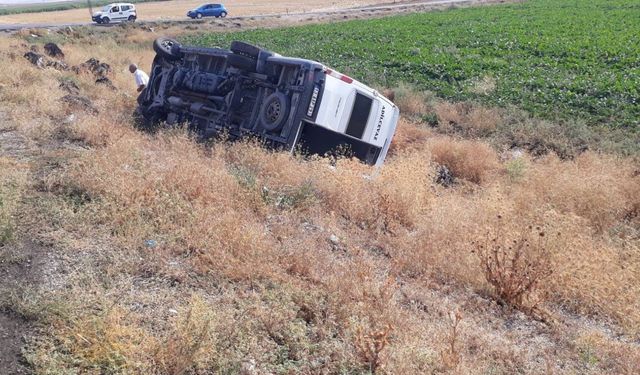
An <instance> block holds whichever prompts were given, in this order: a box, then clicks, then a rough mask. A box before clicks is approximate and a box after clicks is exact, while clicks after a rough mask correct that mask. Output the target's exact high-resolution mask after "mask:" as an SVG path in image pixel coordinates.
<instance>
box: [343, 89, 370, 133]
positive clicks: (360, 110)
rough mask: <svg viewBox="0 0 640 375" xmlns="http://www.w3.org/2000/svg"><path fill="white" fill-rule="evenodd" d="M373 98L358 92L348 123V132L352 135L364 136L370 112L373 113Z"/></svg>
mask: <svg viewBox="0 0 640 375" xmlns="http://www.w3.org/2000/svg"><path fill="white" fill-rule="evenodd" d="M372 104H373V100H372V99H370V98H368V97H366V96H364V95H362V94H360V93H357V94H356V101H355V103H353V110H352V111H351V118H350V119H349V124H348V125H347V134H349V135H350V136H352V137H356V138H362V134H364V129H365V128H366V127H367V120H369V114H370V113H371V105H372Z"/></svg>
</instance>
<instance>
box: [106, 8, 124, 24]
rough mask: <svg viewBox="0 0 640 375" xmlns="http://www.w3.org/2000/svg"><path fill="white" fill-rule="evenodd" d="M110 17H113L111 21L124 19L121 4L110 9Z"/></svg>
mask: <svg viewBox="0 0 640 375" xmlns="http://www.w3.org/2000/svg"><path fill="white" fill-rule="evenodd" d="M109 18H110V19H111V21H112V22H113V21H122V18H123V16H122V10H121V9H120V6H118V5H115V6H113V7H111V10H110V11H109Z"/></svg>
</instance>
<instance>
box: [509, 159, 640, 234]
mask: <svg viewBox="0 0 640 375" xmlns="http://www.w3.org/2000/svg"><path fill="white" fill-rule="evenodd" d="M634 170H635V166H634V164H633V163H631V162H629V161H627V160H621V159H618V158H615V157H611V156H605V155H597V154H593V153H585V154H583V155H580V156H579V157H577V158H576V159H575V160H572V161H566V162H563V161H560V160H559V159H558V158H555V157H548V158H545V159H544V160H541V161H540V162H539V163H537V164H536V165H535V167H534V168H530V170H529V171H528V173H527V177H526V178H525V179H524V180H523V185H521V187H520V188H519V189H518V191H519V192H521V193H522V194H523V198H522V199H523V201H524V200H526V201H528V202H531V203H533V202H535V203H533V204H535V205H538V206H539V205H547V206H549V207H550V208H553V209H556V210H559V211H561V212H565V213H572V214H575V215H578V216H580V217H583V218H585V219H587V220H588V222H589V224H590V225H591V226H592V227H593V229H594V230H596V231H597V232H600V233H602V232H604V231H607V230H609V229H611V228H612V226H614V225H617V224H619V223H623V222H624V221H625V220H626V221H627V222H633V221H634V220H635V219H634V214H633V213H634V212H635V210H636V207H637V205H638V195H637V191H638V185H639V184H640V176H634ZM531 199H533V201H531ZM524 204H526V203H524ZM636 219H637V218H636ZM636 222H637V221H636Z"/></svg>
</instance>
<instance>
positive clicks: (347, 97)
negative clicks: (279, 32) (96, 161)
mask: <svg viewBox="0 0 640 375" xmlns="http://www.w3.org/2000/svg"><path fill="white" fill-rule="evenodd" d="M154 49H155V51H156V58H155V60H154V62H153V66H152V68H151V74H150V79H149V84H148V86H147V87H146V88H145V90H144V91H143V92H142V93H141V94H140V96H139V97H138V103H139V109H140V112H141V114H142V115H143V116H144V118H145V119H146V120H147V122H149V123H158V122H161V121H165V122H167V123H169V124H171V123H184V122H186V123H189V124H190V126H191V128H192V129H193V130H194V131H196V132H198V133H199V134H201V135H202V136H203V137H206V138H208V137H212V136H215V135H217V134H220V133H225V134H227V135H228V136H230V137H231V138H240V137H243V136H246V135H252V136H258V137H260V138H261V139H263V140H264V141H265V143H266V144H268V145H271V146H273V147H276V148H284V149H287V150H290V151H292V152H293V151H295V150H301V151H303V152H307V153H311V154H320V155H323V154H326V153H328V152H332V151H333V150H336V149H341V150H347V152H348V153H349V154H350V155H351V156H354V157H357V158H359V159H360V160H362V161H363V162H365V163H367V164H370V165H376V166H380V165H382V163H383V162H384V159H385V156H386V155H387V151H388V149H389V145H390V143H391V139H392V137H393V134H394V132H395V129H396V125H397V122H398V117H399V110H398V107H397V106H396V105H394V104H393V103H392V102H391V101H390V100H389V99H387V98H385V97H384V96H383V95H381V94H380V93H378V92H377V91H376V90H374V89H372V88H370V87H368V86H366V85H364V84H362V83H360V82H358V81H356V80H354V79H353V78H350V77H348V76H346V75H343V74H341V73H338V72H337V71H335V70H333V69H330V68H328V67H326V66H324V65H323V64H321V63H318V62H315V61H311V60H304V59H298V58H290V57H283V56H280V55H278V54H276V53H273V52H270V51H267V50H265V49H262V48H259V47H256V46H253V45H250V44H247V43H243V42H233V43H232V44H231V48H230V50H226V49H220V48H200V47H186V46H181V45H180V44H178V42H176V41H174V40H171V39H167V38H159V39H157V40H156V41H155V42H154Z"/></svg>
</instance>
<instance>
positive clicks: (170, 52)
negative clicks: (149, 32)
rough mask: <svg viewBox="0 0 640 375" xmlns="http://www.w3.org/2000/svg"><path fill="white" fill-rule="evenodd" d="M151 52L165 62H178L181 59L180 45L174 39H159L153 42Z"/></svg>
mask: <svg viewBox="0 0 640 375" xmlns="http://www.w3.org/2000/svg"><path fill="white" fill-rule="evenodd" d="M153 50H154V51H156V54H158V55H159V56H161V57H163V58H165V59H167V60H178V59H179V58H181V57H182V53H181V52H180V43H178V41H176V40H174V39H170V38H164V37H160V38H158V39H156V40H154V41H153Z"/></svg>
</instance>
